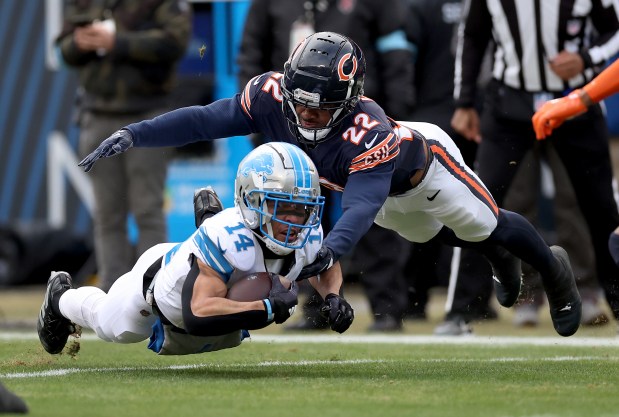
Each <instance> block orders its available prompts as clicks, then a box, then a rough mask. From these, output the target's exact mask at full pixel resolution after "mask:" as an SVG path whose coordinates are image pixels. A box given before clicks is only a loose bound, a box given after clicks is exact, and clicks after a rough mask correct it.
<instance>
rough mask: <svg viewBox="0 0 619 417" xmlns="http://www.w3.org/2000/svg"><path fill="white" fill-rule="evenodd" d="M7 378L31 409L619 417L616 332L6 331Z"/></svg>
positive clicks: (36, 412)
mask: <svg viewBox="0 0 619 417" xmlns="http://www.w3.org/2000/svg"><path fill="white" fill-rule="evenodd" d="M0 341H1V343H2V350H1V352H0V380H2V381H3V382H4V383H5V385H6V386H7V387H8V388H9V389H11V390H12V391H14V392H16V393H18V394H19V395H20V396H22V397H23V398H24V399H25V400H26V402H27V403H28V405H29V407H30V415H32V416H49V417H51V416H63V417H65V416H132V417H141V416H145V417H146V416H148V417H153V416H226V417H234V416H268V417H276V416H295V417H305V416H308V417H309V416H321V417H324V416H327V417H328V416H358V417H363V416H368V417H369V416H372V417H374V416H419V417H423V416H436V417H445V416H458V417H469V416H470V417H484V416H493V417H504V416H543V417H550V416H557V417H558V416H561V417H569V416H587V417H591V416H617V415H619V395H618V394H619V392H618V387H619V341H618V340H617V339H612V338H569V339H562V338H558V337H548V338H533V337H530V338H517V337H487V336H483V337H480V336H476V337H468V338H432V337H430V336H425V337H424V336H413V335H402V336H375V337H372V336H367V335H358V334H357V335H354V334H353V335H350V336H332V335H330V334H329V333H321V334H320V335H315V336H311V335H310V336H307V335H299V336H296V337H288V336H282V335H277V334H264V333H260V332H258V334H256V335H255V336H254V337H253V338H252V339H251V340H246V341H245V342H243V344H242V345H241V346H240V347H238V348H235V349H229V350H225V351H220V352H214V353H210V354H202V355H192V356H185V357H160V356H157V355H155V354H154V353H152V352H150V351H148V350H147V349H146V348H145V345H144V344H137V345H115V344H111V343H105V342H101V341H98V340H96V339H95V338H94V337H93V336H92V334H90V335H88V334H86V335H85V337H84V338H83V339H82V340H81V342H80V345H81V350H80V352H79V353H78V354H77V356H75V357H71V356H70V355H67V354H63V355H60V356H51V355H48V354H47V353H45V352H44V351H43V349H42V348H41V346H40V345H39V343H38V340H37V339H36V335H35V333H32V332H27V333H11V332H4V333H0Z"/></svg>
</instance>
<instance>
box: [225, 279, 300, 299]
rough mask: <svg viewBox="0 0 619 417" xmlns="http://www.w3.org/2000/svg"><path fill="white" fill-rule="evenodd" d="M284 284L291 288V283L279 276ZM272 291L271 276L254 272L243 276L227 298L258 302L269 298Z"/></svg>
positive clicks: (229, 291) (233, 285) (231, 288)
mask: <svg viewBox="0 0 619 417" xmlns="http://www.w3.org/2000/svg"><path fill="white" fill-rule="evenodd" d="M279 279H280V280H281V282H282V284H283V285H284V286H285V287H286V288H289V287H290V281H288V280H287V279H286V278H284V277H282V276H281V275H280V276H279ZM269 291H271V276H270V274H269V273H268V272H252V273H249V274H247V275H245V276H242V277H241V278H239V279H238V280H236V282H235V283H234V284H232V286H231V287H230V288H228V294H226V298H228V299H229V300H234V301H256V300H262V299H265V298H269Z"/></svg>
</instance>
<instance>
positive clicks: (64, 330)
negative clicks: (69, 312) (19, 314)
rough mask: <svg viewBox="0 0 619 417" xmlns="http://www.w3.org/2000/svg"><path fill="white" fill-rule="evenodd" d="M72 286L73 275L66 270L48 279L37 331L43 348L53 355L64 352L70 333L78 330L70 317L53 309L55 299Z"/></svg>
mask: <svg viewBox="0 0 619 417" xmlns="http://www.w3.org/2000/svg"><path fill="white" fill-rule="evenodd" d="M71 288H73V283H72V282H71V276H70V275H69V274H67V273H66V272H52V274H51V276H50V277H49V280H48V281H47V291H46V292H45V300H44V301H43V305H42V306H41V312H40V313H39V320H38V321H37V332H38V333H39V340H40V341H41V344H42V345H43V348H44V349H45V350H46V351H47V352H48V353H51V354H52V355H54V354H57V353H60V352H62V349H64V347H65V345H66V344H67V340H68V339H69V335H71V334H73V333H75V331H76V329H75V325H74V324H73V323H71V321H70V320H69V319H66V318H64V317H63V316H61V315H59V314H56V313H55V312H54V311H53V309H52V303H53V300H55V299H56V298H58V297H60V296H61V295H62V294H64V293H65V291H67V290H69V289H71Z"/></svg>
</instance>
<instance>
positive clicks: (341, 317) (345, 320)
mask: <svg viewBox="0 0 619 417" xmlns="http://www.w3.org/2000/svg"><path fill="white" fill-rule="evenodd" d="M320 314H322V316H323V317H324V318H326V319H328V320H329V325H330V326H331V330H333V331H336V332H338V333H344V332H345V331H346V330H348V328H349V327H350V325H351V324H352V322H353V320H354V319H355V310H353V309H352V307H351V306H350V304H348V301H346V300H345V299H344V298H342V297H340V296H339V295H337V294H329V295H327V296H326V297H325V302H324V303H322V306H321V307H320Z"/></svg>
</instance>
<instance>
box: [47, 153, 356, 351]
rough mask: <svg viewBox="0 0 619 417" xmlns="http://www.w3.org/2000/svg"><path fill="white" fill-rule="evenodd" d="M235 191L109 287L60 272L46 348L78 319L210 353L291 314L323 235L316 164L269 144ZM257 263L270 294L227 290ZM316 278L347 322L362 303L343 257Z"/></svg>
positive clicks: (341, 322) (245, 167) (114, 332)
mask: <svg viewBox="0 0 619 417" xmlns="http://www.w3.org/2000/svg"><path fill="white" fill-rule="evenodd" d="M234 195H235V207H234V208H229V209H226V210H223V211H220V212H219V213H217V214H215V215H214V216H212V217H209V218H207V219H206V220H204V221H203V222H202V223H201V224H200V225H199V227H198V228H197V230H196V231H195V232H194V233H193V234H192V235H191V236H189V238H188V239H187V240H185V241H184V242H181V243H163V244H159V245H156V246H154V247H152V248H150V249H149V250H147V251H146V252H145V253H144V254H143V255H142V256H141V257H140V258H139V259H138V261H137V262H136V264H135V266H134V267H133V269H132V270H131V271H129V272H128V273H126V274H125V275H123V276H122V277H120V278H119V279H118V280H117V281H116V282H115V284H114V285H113V286H112V288H110V291H109V292H108V293H107V294H106V293H105V292H103V291H102V290H100V289H99V288H96V287H81V288H77V289H74V288H73V287H72V282H71V277H70V276H69V274H67V273H66V272H52V274H51V276H50V278H49V281H48V284H47V292H46V294H45V300H44V302H43V305H42V307H41V312H40V315H39V320H38V325H37V328H38V333H39V339H40V341H41V344H42V345H43V347H44V348H45V350H46V351H47V352H49V353H51V354H56V353H60V352H61V351H62V349H63V348H64V346H65V345H66V343H67V340H68V337H69V335H70V334H72V333H74V332H75V329H76V326H75V325H79V326H81V327H86V328H90V329H92V330H94V331H95V333H96V334H97V336H98V337H99V338H101V339H103V340H105V341H109V342H117V343H135V342H141V341H143V340H146V339H148V338H149V337H150V343H149V346H148V347H149V349H151V350H153V351H155V352H157V353H158V354H177V355H178V354H190V353H201V352H209V351H214V350H219V349H224V348H230V347H235V346H238V345H239V344H240V343H241V341H242V340H243V338H245V337H247V336H248V332H247V330H253V329H260V328H263V327H266V326H268V325H269V324H271V323H272V322H275V323H278V324H279V323H283V322H284V321H286V320H287V319H288V318H289V317H290V315H291V314H292V312H293V311H294V308H295V306H296V304H297V285H296V283H295V282H294V281H295V279H296V278H297V276H298V275H299V272H300V271H301V269H302V268H303V267H304V266H306V265H308V264H310V263H312V262H313V261H314V259H315V258H316V254H317V252H318V251H319V249H320V247H321V245H322V240H323V232H322V228H321V226H320V220H321V217H322V210H323V206H324V197H322V196H321V195H320V186H319V180H318V173H317V171H316V167H315V166H314V163H313V162H312V161H311V159H310V158H309V157H308V156H307V155H306V154H305V153H304V152H303V151H301V150H300V149H299V148H297V147H296V146H294V145H291V144H288V143H280V142H271V143H268V144H265V145H261V146H259V147H257V148H256V149H254V150H253V151H252V152H250V153H249V154H248V155H247V156H246V157H245V158H244V159H243V160H242V161H241V163H240V164H239V168H238V171H237V175H236V180H235V190H234ZM215 199H216V196H215ZM216 200H217V199H216ZM252 272H270V273H272V274H271V277H272V278H271V279H272V288H271V291H270V293H269V296H268V297H267V298H264V299H262V300H258V301H251V302H240V301H234V300H231V299H227V298H226V294H227V291H228V288H230V286H231V285H232V284H233V283H234V282H235V280H236V279H237V278H239V277H240V276H243V275H246V274H247V273H252ZM280 276H282V277H283V278H282V279H283V281H280ZM310 283H311V284H312V285H313V286H314V287H315V288H316V290H317V291H318V292H319V293H320V295H321V296H322V297H323V299H324V300H325V301H324V305H323V311H324V312H325V314H326V315H328V317H329V323H330V325H331V328H332V329H333V330H335V331H337V332H340V333H342V332H344V331H346V330H347V329H348V327H350V325H351V323H352V321H353V319H354V312H353V309H352V308H351V306H350V305H349V304H348V302H347V301H346V300H345V299H344V298H343V297H341V296H340V295H339V294H340V287H341V285H342V273H341V269H340V268H339V266H337V267H336V268H332V269H329V270H328V271H325V272H324V273H322V274H321V275H320V276H318V277H312V278H310ZM285 284H290V285H285ZM288 287H289V288H288Z"/></svg>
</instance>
